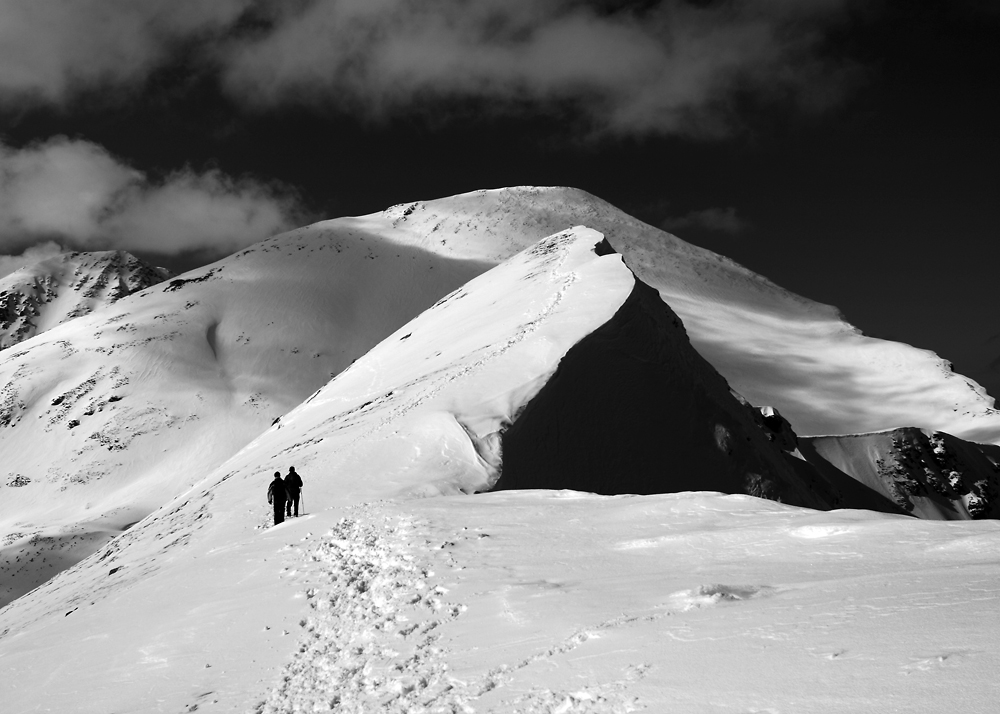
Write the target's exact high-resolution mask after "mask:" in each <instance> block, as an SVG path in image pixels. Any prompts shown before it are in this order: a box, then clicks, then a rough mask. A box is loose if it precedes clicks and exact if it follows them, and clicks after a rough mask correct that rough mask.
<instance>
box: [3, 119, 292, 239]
mask: <svg viewBox="0 0 1000 714" xmlns="http://www.w3.org/2000/svg"><path fill="white" fill-rule="evenodd" d="M299 217H300V216H299V211H298V208H297V206H296V203H295V200H294V198H293V197H292V196H291V195H290V194H289V193H288V192H287V191H283V190H282V189H280V188H275V187H272V186H269V185H265V184H262V183H259V182H256V181H253V180H251V179H234V178H231V177H229V176H226V175H224V174H222V173H221V172H219V171H208V172H205V173H200V174H199V173H195V172H193V171H190V170H184V171H179V172H175V173H173V174H170V175H168V176H166V177H165V178H163V179H159V180H156V179H153V178H150V177H149V176H147V175H145V174H144V173H143V172H141V171H137V170H136V169H134V168H132V167H130V166H128V165H127V164H125V163H123V162H122V161H120V160H119V159H117V158H115V157H114V156H112V155H110V154H109V153H108V152H107V151H105V150H104V149H103V148H102V147H100V146H98V145H96V144H92V143H90V142H87V141H79V140H71V139H67V138H65V137H57V138H54V139H51V140H49V141H47V142H45V143H42V144H37V145H34V146H30V147H27V148H23V149H12V148H9V147H6V146H4V145H2V144H0V251H8V252H9V251H11V249H17V248H18V247H21V246H24V245H25V244H26V243H29V242H36V241H38V240H55V241H59V242H60V243H65V244H68V245H71V246H73V247H76V248H80V249H83V250H102V249H109V248H125V249H129V250H144V251H149V252H154V253H163V254H173V253H177V252H180V251H186V250H201V249H209V250H212V251H231V250H235V249H237V248H240V247H242V246H245V245H249V244H251V243H255V242H257V241H260V240H263V239H264V238H266V237H268V236H270V235H273V234H274V233H278V232H280V231H283V230H287V229H289V228H291V227H293V226H294V225H296V219H297V218H299Z"/></svg>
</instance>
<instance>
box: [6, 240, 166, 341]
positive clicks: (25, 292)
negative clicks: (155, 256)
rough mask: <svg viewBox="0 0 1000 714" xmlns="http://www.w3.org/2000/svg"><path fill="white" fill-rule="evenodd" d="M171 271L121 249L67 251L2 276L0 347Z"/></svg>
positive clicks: (159, 279)
mask: <svg viewBox="0 0 1000 714" xmlns="http://www.w3.org/2000/svg"><path fill="white" fill-rule="evenodd" d="M170 276H171V273H170V271H168V270H166V269H164V268H156V267H154V266H152V265H150V264H149V263H146V262H145V261H143V260H140V259H139V258H136V257H135V256H134V255H132V254H130V253H126V252H125V251H123V250H117V251H103V252H97V253H63V254H61V255H57V256H54V257H51V258H46V259H45V260H42V261H39V262H38V263H34V264H32V265H28V266H25V267H24V268H21V269H20V270H18V271H15V272H14V273H11V274H10V275H7V276H5V277H3V278H0V349H4V348H7V347H12V346H13V345H16V344H18V343H20V342H23V341H25V340H27V339H28V338H30V337H34V336H35V335H37V334H40V333H42V332H45V331H47V330H49V329H51V328H53V327H55V326H56V325H60V324H62V323H64V322H66V321H68V320H72V319H73V318H76V317H81V316H83V315H87V314H90V313H91V312H93V311H94V310H95V309H98V308H100V307H103V306H105V305H110V304H112V303H114V302H116V301H118V300H120V299H121V298H123V297H125V296H127V295H131V294H132V293H135V292H139V291H140V290H144V289H146V288H148V287H150V286H153V285H156V284H157V283H160V282H162V281H163V280H165V279H167V278H168V277H170Z"/></svg>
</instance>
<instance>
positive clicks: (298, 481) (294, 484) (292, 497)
mask: <svg viewBox="0 0 1000 714" xmlns="http://www.w3.org/2000/svg"><path fill="white" fill-rule="evenodd" d="M285 489H286V490H287V491H288V501H287V503H286V504H285V515H286V516H291V515H292V506H293V505H294V506H295V517H296V518H298V516H299V493H300V492H301V491H302V477H301V476H299V475H298V474H297V473H295V467H294V466H289V467H288V475H287V476H285Z"/></svg>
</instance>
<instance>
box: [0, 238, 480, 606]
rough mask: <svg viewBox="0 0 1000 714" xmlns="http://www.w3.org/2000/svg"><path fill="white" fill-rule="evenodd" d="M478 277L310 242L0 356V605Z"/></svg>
mask: <svg viewBox="0 0 1000 714" xmlns="http://www.w3.org/2000/svg"><path fill="white" fill-rule="evenodd" d="M485 269H486V267H485V266H483V265H481V264H479V263H476V262H475V261H462V260H454V259H451V258H448V257H443V256H438V255H435V254H432V253H428V252H427V251H424V250H421V249H415V248H412V247H409V246H406V245H400V244H398V243H394V242H392V241H391V240H387V239H383V238H380V237H377V236H367V235H364V234H361V233H359V232H356V231H352V230H349V229H348V230H344V231H341V232H331V231H327V230H324V229H322V228H319V229H309V230H305V231H298V232H292V233H289V234H285V235H282V236H279V237H277V238H274V239H271V240H268V241H264V242H262V243H260V244H257V245H256V246H253V247H251V248H248V249H246V250H244V251H241V252H240V253H238V254H236V255H234V256H231V257H229V258H227V259H225V260H223V261H220V262H218V263H216V264H214V265H211V266H207V267H205V268H203V269H199V270H197V271H193V272H191V273H187V274H185V275H184V276H181V277H178V278H175V279H172V280H168V281H167V282H165V283H163V284H160V285H156V286H154V287H152V288H149V289H147V290H145V291H141V292H139V293H135V294H132V295H130V296H128V297H124V298H122V299H120V300H118V301H117V302H115V303H114V304H112V305H108V306H105V307H103V308H101V309H99V310H96V311H94V312H93V313H91V314H89V315H85V316H82V317H78V318H76V319H74V320H71V321H69V322H66V323H64V324H62V325H58V326H56V327H53V328H52V329H50V330H48V331H46V332H44V333H42V334H39V335H37V336H36V337H34V338H32V339H29V340H27V341H25V342H23V343H21V344H19V345H17V346H16V347H13V348H10V349H7V350H4V351H3V352H0V385H2V386H0V493H2V497H0V567H3V568H4V570H3V571H0V573H2V574H0V603H3V602H6V601H7V600H9V599H10V598H11V597H15V596H17V595H19V594H21V593H23V592H25V591H26V590H29V589H30V588H31V587H34V586H35V585H37V584H38V583H40V582H42V581H44V580H45V579H46V578H48V577H51V575H52V574H53V573H54V572H58V570H60V569H61V568H62V567H65V565H66V563H67V562H73V561H74V560H76V559H79V558H80V557H82V555H85V554H86V553H87V552H92V551H93V549H94V548H96V547H97V546H99V545H100V544H101V543H102V542H104V541H105V540H107V538H108V537H110V536H111V535H113V534H114V533H117V532H120V531H121V530H122V529H123V528H126V527H127V526H129V525H131V524H132V523H134V522H136V521H137V520H139V519H140V518H142V517H143V516H144V515H146V514H147V513H149V512H151V511H152V510H154V509H155V508H157V507H158V506H160V505H162V504H163V503H165V502H166V501H168V500H169V499H170V498H172V497H173V496H175V495H176V494H178V493H180V492H182V491H184V490H185V489H187V488H188V487H190V485H191V484H192V483H195V482H196V481H197V480H199V479H200V478H202V477H203V476H204V475H205V474H207V473H208V472H209V471H211V470H212V469H213V468H215V467H216V466H217V465H218V464H220V463H221V462H222V461H224V460H226V459H227V458H229V457H230V456H231V455H232V454H234V453H235V452H236V451H238V450H239V449H240V448H241V447H242V446H244V445H245V444H246V443H247V442H249V441H250V440H251V439H253V438H254V437H256V436H257V435H258V434H260V433H261V432H262V431H263V430H265V429H266V428H267V427H268V426H269V425H270V424H271V423H272V422H273V421H274V420H275V419H276V418H277V417H279V416H280V415H282V414H284V413H285V412H287V411H288V410H290V409H292V408H293V407H295V406H296V405H298V404H299V403H300V402H301V401H302V400H303V399H305V398H306V397H307V396H309V395H310V394H311V393H312V392H314V391H315V390H316V389H317V388H319V387H321V386H322V385H324V384H325V383H326V382H327V381H329V379H330V378H331V377H332V376H334V375H335V374H337V373H339V372H340V371H341V370H343V369H344V368H346V367H347V366H348V365H349V364H350V363H351V361H352V360H354V359H355V358H357V357H360V356H361V355H363V354H364V353H365V352H367V351H368V350H369V349H370V348H371V347H372V346H374V345H375V344H377V343H378V342H379V340H381V339H382V338H383V337H385V336H386V335H387V334H389V333H390V332H392V331H393V330H395V329H396V328H397V327H399V326H400V325H402V324H404V323H405V322H406V321H407V320H409V319H410V318H412V317H414V316H415V315H417V314H418V313H419V312H420V311H422V310H423V309H425V308H427V307H429V306H430V305H431V304H433V303H434V301H436V300H437V299H438V298H440V297H441V296H442V295H443V294H445V293H447V292H448V291H449V290H451V289H453V288H455V287H457V286H459V285H461V284H462V283H464V282H465V281H466V280H468V279H469V278H471V277H473V276H474V275H477V274H479V273H481V272H483V271H484V270H485ZM53 553H54V555H52V554H53ZM43 558H44V560H43Z"/></svg>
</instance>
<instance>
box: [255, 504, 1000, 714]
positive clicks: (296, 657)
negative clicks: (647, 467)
mask: <svg viewBox="0 0 1000 714" xmlns="http://www.w3.org/2000/svg"><path fill="white" fill-rule="evenodd" d="M318 518H319V520H320V521H323V520H326V519H329V522H330V523H331V526H332V527H331V528H330V529H329V531H328V532H326V533H325V535H324V536H323V537H321V538H319V539H318V540H316V539H310V540H311V541H314V542H313V544H312V545H311V546H310V547H309V548H306V549H299V548H294V549H291V550H289V551H288V553H289V554H288V556H287V557H286V559H285V564H286V565H285V567H286V568H287V569H288V572H291V571H294V575H292V576H291V577H290V579H289V583H291V584H294V585H295V587H297V588H298V589H299V593H300V594H301V596H302V597H301V598H300V599H299V600H297V602H299V603H300V607H299V611H300V612H301V613H303V614H302V615H301V620H300V624H299V627H298V644H297V645H296V647H295V651H294V653H293V654H292V655H291V659H290V661H289V663H288V664H287V665H286V666H285V669H284V670H283V671H282V673H281V674H280V675H278V676H277V677H276V678H275V679H276V681H275V684H274V685H273V687H272V688H271V690H270V691H269V692H267V694H266V695H265V696H264V697H263V698H262V700H261V701H260V702H259V703H258V704H257V705H256V709H254V711H258V712H307V711H327V710H329V711H344V712H363V711H389V712H404V711H405V712H495V713H500V712H538V713H542V712H546V713H548V712H563V713H569V712H590V713H601V714H611V713H614V714H620V713H623V712H633V711H697V712H710V713H716V712H717V713H720V714H721V713H730V712H748V711H773V712H795V713H798V712H807V713H813V712H815V713H816V714H819V713H821V712H822V713H827V712H844V713H845V714H847V713H848V712H858V711H886V710H889V711H899V712H928V711H944V710H947V709H948V707H950V706H954V707H959V708H961V709H962V710H963V711H969V712H989V711H992V706H993V702H994V701H995V697H996V696H997V695H998V694H1000V685H998V684H997V683H996V681H995V679H994V678H993V677H992V675H991V672H992V671H993V669H994V668H995V667H996V666H997V665H998V664H1000V646H998V645H997V641H998V640H997V637H996V635H997V634H998V633H1000V610H998V607H997V606H998V605H1000V579H998V576H1000V565H998V563H997V560H996V558H995V553H996V552H997V550H996V549H997V548H998V547H1000V526H998V525H997V524H995V523H992V522H961V523H940V522H926V521H925V522H922V521H918V520H916V519H912V518H906V517H898V516H889V515H884V514H875V513H870V512H863V511H832V512H815V511H810V510H808V509H801V508H794V507H789V506H784V505H781V504H777V503H773V502H769V501H763V500H760V499H756V498H753V497H749V496H725V495H722V494H716V493H684V494H670V495H662V496H641V497H639V496H637V497H602V496H595V495H591V494H583V493H577V492H565V491H563V492H559V491H507V492H502V493H490V494H483V495H479V496H472V497H470V496H445V497H439V498H433V499H421V500H416V501H379V502H373V503H366V504H359V505H357V506H354V507H350V508H348V509H343V510H337V512H336V513H334V512H331V513H329V514H321V515H320V516H318ZM332 519H336V520H332ZM316 525H318V523H317V522H310V523H309V527H310V528H314V527H315V526H316Z"/></svg>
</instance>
